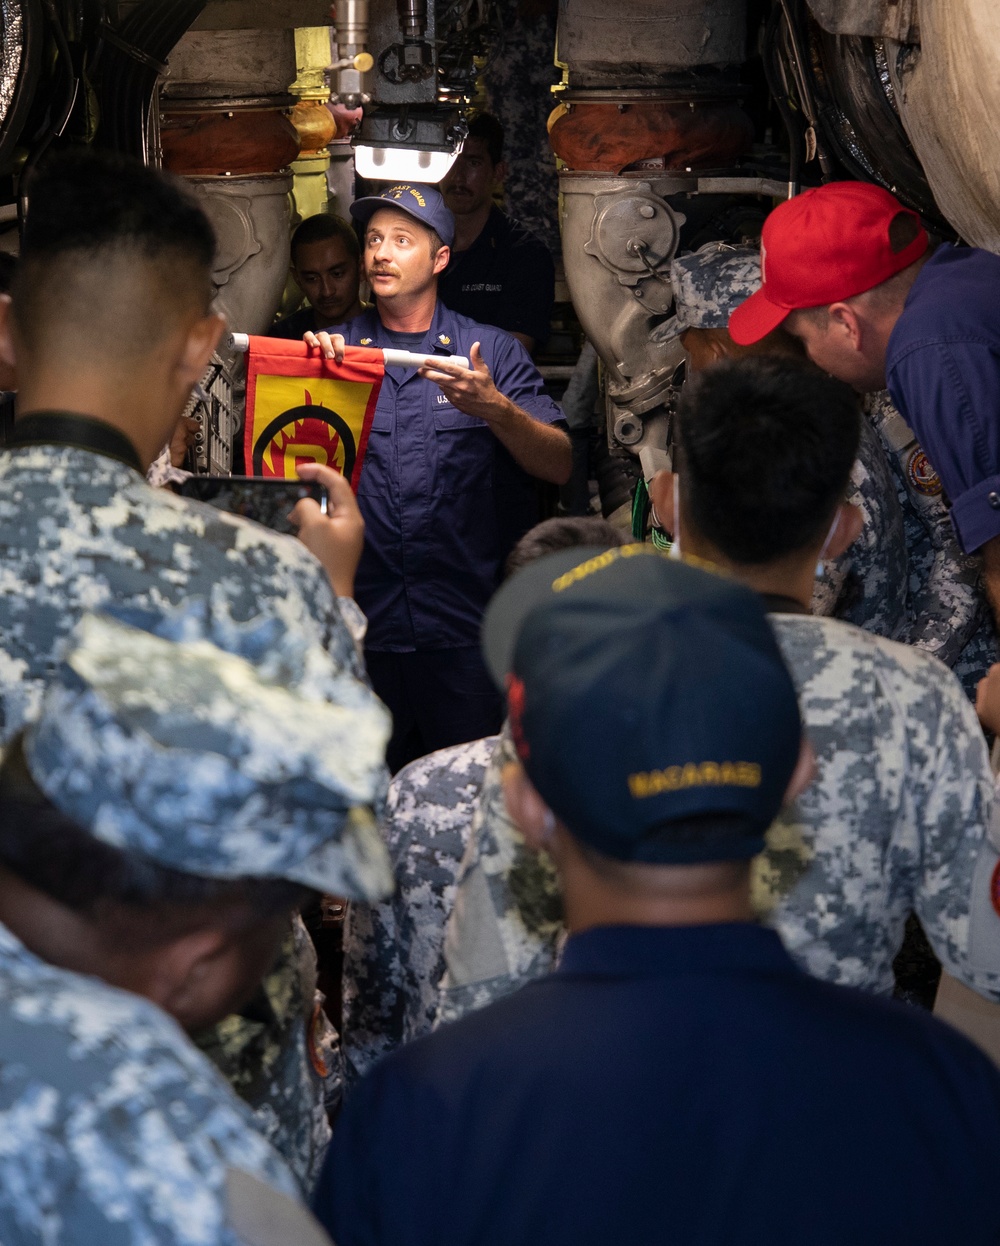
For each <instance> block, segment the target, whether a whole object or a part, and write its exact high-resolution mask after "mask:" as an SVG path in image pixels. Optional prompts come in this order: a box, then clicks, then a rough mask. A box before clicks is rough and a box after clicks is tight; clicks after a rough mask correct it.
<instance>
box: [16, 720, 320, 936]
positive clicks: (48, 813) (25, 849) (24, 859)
mask: <svg viewBox="0 0 1000 1246" xmlns="http://www.w3.org/2000/svg"><path fill="white" fill-rule="evenodd" d="M0 866H3V867H4V868H6V869H8V870H9V871H10V872H11V873H12V874H15V875H16V876H17V877H18V878H20V879H21V880H22V881H23V882H25V883H27V884H28V885H29V886H31V887H34V888H35V889H36V890H37V891H41V892H44V894H45V895H47V896H49V897H51V899H53V900H55V901H57V902H58V903H59V904H61V905H63V906H64V907H65V908H68V909H72V910H73V911H74V912H76V913H79V914H81V915H83V916H84V917H87V918H89V919H91V920H99V919H100V917H101V915H102V914H103V913H105V912H106V911H107V910H109V909H111V910H126V911H128V910H132V911H133V913H136V914H141V913H142V912H143V911H152V912H153V913H155V915H156V921H157V925H158V926H159V928H160V931H161V933H162V935H163V936H164V937H167V938H169V937H170V935H171V934H172V933H175V932H176V931H177V930H178V929H179V928H180V929H183V928H184V926H185V925H187V924H190V922H191V921H192V919H196V918H199V917H204V915H205V912H206V910H209V911H212V912H215V913H218V912H221V911H223V910H230V911H231V910H234V909H235V910H246V912H247V914H248V915H251V916H252V917H253V919H254V920H255V921H266V920H268V919H269V918H271V917H276V916H278V915H279V914H280V913H282V912H285V911H290V910H291V909H292V908H294V907H295V906H296V905H297V904H298V903H299V902H300V901H301V900H302V898H303V896H305V895H307V894H308V889H307V888H305V887H302V886H300V885H299V884H297V883H292V882H288V881H286V880H285V879H283V878H245V879H218V878H206V877H204V876H202V875H197V874H187V873H184V872H182V871H180V870H174V869H170V868H168V867H167V866H164V865H160V864H159V863H158V862H156V861H152V860H150V859H149V858H148V857H144V856H141V855H140V854H139V853H136V852H131V851H127V850H123V849H120V848H115V847H113V846H112V845H110V844H106V843H103V842H102V841H101V840H98V839H95V838H94V837H93V836H92V835H91V834H89V833H88V832H87V831H86V830H84V828H83V827H81V826H79V825H78V824H77V823H76V822H74V821H73V819H72V818H69V817H67V816H66V815H65V814H64V813H63V812H62V811H61V810H60V809H59V808H57V806H56V805H54V804H53V803H52V801H50V800H49V798H48V797H47V796H46V795H45V793H44V792H43V791H42V790H41V789H40V788H39V786H38V784H37V783H36V782H35V780H34V779H33V778H32V776H31V772H30V770H29V769H28V764H27V761H26V760H25V756H24V749H23V737H22V736H17V737H15V739H14V740H13V741H12V742H11V744H10V745H9V747H8V749H7V751H6V753H5V755H4V758H3V761H2V763H0Z"/></svg>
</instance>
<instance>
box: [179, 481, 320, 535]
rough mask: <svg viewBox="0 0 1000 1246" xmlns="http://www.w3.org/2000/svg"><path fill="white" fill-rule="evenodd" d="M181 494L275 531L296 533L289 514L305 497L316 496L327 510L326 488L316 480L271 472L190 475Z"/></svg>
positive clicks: (182, 487)
mask: <svg viewBox="0 0 1000 1246" xmlns="http://www.w3.org/2000/svg"><path fill="white" fill-rule="evenodd" d="M181 496H182V497H186V498H196V499H197V500H198V501H199V502H207V503H208V505H209V506H215V507H217V508H218V509H219V510H220V511H229V513H230V514H231V515H242V516H243V518H244V519H253V520H255V521H256V522H257V523H261V524H263V525H264V527H265V528H271V529H273V531H275V532H285V533H288V534H290V535H294V533H295V531H296V529H295V527H294V525H293V524H291V523H290V522H289V519H288V516H289V515H290V514H291V513H292V511H293V510H294V509H295V504H296V502H298V501H300V500H301V499H302V498H314V499H315V500H316V501H317V502H318V503H319V506H320V510H322V511H323V512H324V514H325V513H326V507H327V497H328V495H327V492H326V490H325V489H324V488H323V486H322V485H320V484H317V483H316V482H315V481H305V480H281V479H279V478H278V477H270V476H190V477H189V478H188V479H187V480H185V481H184V483H183V484H182V485H181Z"/></svg>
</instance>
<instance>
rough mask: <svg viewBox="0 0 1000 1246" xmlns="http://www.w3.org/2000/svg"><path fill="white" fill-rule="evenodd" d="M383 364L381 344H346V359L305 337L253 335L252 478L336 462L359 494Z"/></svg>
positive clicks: (291, 475)
mask: <svg viewBox="0 0 1000 1246" xmlns="http://www.w3.org/2000/svg"><path fill="white" fill-rule="evenodd" d="M384 372H385V369H384V367H383V363H382V352H381V351H380V350H369V349H366V348H365V347H363V346H348V347H347V350H346V352H345V355H344V362H343V363H342V364H336V363H333V362H332V361H331V360H327V359H324V358H322V356H320V355H319V353H318V352H317V351H314V350H310V349H309V347H308V346H306V344H305V343H304V342H297V341H289V340H285V339H282V338H272V337H252V338H251V339H250V349H249V351H248V352H247V414H246V426H245V433H244V440H243V444H244V450H245V454H246V473H247V475H248V476H279V477H281V478H283V479H285V480H295V479H296V470H295V469H296V464H298V463H303V462H306V463H324V464H329V465H330V466H331V467H335V468H336V469H337V470H338V471H339V472H342V473H343V474H344V475H345V476H346V477H347V478H348V480H350V482H351V488H352V489H353V490H354V491H355V493H357V490H358V481H359V480H360V479H361V468H362V465H363V464H364V458H365V449H366V448H367V446H368V433H369V431H370V429H371V425H372V419H373V418H374V416H375V404H376V402H378V395H379V390H380V389H381V388H382V377H383V375H384Z"/></svg>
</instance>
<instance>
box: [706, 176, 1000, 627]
mask: <svg viewBox="0 0 1000 1246" xmlns="http://www.w3.org/2000/svg"><path fill="white" fill-rule="evenodd" d="M761 267H762V270H763V284H762V286H761V289H760V290H759V291H758V292H757V293H756V294H754V295H752V296H751V297H750V298H749V299H747V301H746V302H745V303H744V304H742V306H740V307H738V308H737V309H736V311H735V312H734V313H733V315H732V317H731V319H730V321H729V331H730V334H731V335H732V337H733V339H734V340H735V341H736V342H739V343H741V344H745V345H746V344H750V343H752V342H755V341H757V340H759V339H760V338H761V337H763V336H764V335H765V334H767V333H769V332H771V330H772V329H774V328H776V327H777V326H778V325H779V324H780V325H784V327H785V328H786V329H787V330H788V331H789V332H790V333H792V334H794V336H796V337H798V338H799V339H800V340H801V341H802V343H803V345H804V346H805V348H806V350H807V351H808V352H809V356H810V358H811V359H812V360H813V361H814V362H815V363H817V364H818V365H819V366H820V367H821V368H824V369H825V370H826V371H828V372H830V373H832V374H833V375H834V376H836V377H839V378H840V379H841V380H843V381H847V382H848V383H849V384H851V385H853V386H854V388H855V389H857V390H860V391H862V392H870V391H873V390H879V389H883V388H886V387H887V388H888V390H889V394H890V396H891V398H892V401H893V402H894V403H895V405H896V407H897V409H898V410H899V413H900V415H901V416H902V419H903V420H904V421H905V422H906V424H908V425H909V427H910V428H911V429H912V430H913V432H914V433H915V434H916V437H917V438H918V439H919V441H920V446H921V447H922V451H926V455H922V457H923V459H924V467H925V475H926V476H927V477H928V479H930V478H933V477H934V473H935V472H936V474H937V476H938V477H940V486H943V490H944V493H945V495H946V497H947V498H948V499H949V500H950V503H951V520H952V524H953V525H954V528H955V531H956V533H957V535H958V539H959V541H960V543H961V545H962V548H963V549H964V550H965V551H966V552H967V553H972V552H974V551H977V550H981V551H982V554H983V557H984V563H985V569H986V588H987V592H988V594H989V597H990V600H991V602H992V605H993V610H994V613H995V614H998V615H1000V310H998V291H1000V257H998V256H996V255H993V254H991V253H990V252H988V251H982V250H979V249H977V248H971V247H963V246H951V245H946V246H941V247H938V248H937V249H936V250H932V249H931V248H930V246H929V240H928V237H927V233H926V231H925V229H924V227H923V225H922V224H921V222H920V218H919V217H918V216H917V215H916V213H914V212H911V211H910V210H909V209H907V208H905V207H903V205H902V204H901V203H900V202H899V201H898V200H897V199H895V198H894V197H893V196H892V195H891V194H889V192H888V191H886V190H883V189H882V188H881V187H879V186H873V185H869V184H868V183H865V182H832V183H830V184H828V185H826V186H821V187H819V188H818V189H815V190H808V191H806V192H805V193H804V194H802V195H799V196H798V197H797V198H795V199H791V200H789V201H788V202H787V203H783V204H781V205H780V206H779V207H778V208H776V209H775V211H774V212H772V213H771V215H770V216H769V217H768V219H767V221H766V222H765V224H764V231H763V237H762V240H761ZM926 460H929V463H927V462H926ZM930 465H933V469H932V470H931V469H930ZM931 483H933V484H935V485H936V484H937V481H936V480H932V481H931ZM925 487H929V486H928V485H926V482H925Z"/></svg>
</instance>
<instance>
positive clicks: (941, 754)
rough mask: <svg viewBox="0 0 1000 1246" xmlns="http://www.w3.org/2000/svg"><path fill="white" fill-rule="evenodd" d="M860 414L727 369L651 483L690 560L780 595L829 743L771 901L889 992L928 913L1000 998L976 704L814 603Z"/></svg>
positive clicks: (808, 944) (704, 382)
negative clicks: (991, 937) (981, 898)
mask: <svg viewBox="0 0 1000 1246" xmlns="http://www.w3.org/2000/svg"><path fill="white" fill-rule="evenodd" d="M858 412H859V404H858V400H857V397H856V396H855V395H854V394H853V393H852V392H851V390H850V389H849V388H848V386H846V385H844V384H843V383H841V382H839V381H836V380H834V379H833V378H832V377H828V376H826V375H824V374H822V373H820V372H818V370H816V369H813V368H811V367H807V366H802V365H798V364H795V363H794V362H792V361H782V360H779V359H764V358H760V359H755V360H744V361H742V362H740V363H739V364H736V363H728V364H719V365H717V366H716V367H714V368H711V369H709V370H708V371H706V372H705V373H703V374H701V375H700V376H699V377H698V378H697V380H696V382H695V383H694V384H693V385H692V386H690V388H689V389H688V390H687V391H686V392H685V394H684V396H683V397H682V400H681V402H680V404H679V409H678V416H677V443H678V453H677V463H676V466H677V475H676V476H675V477H673V476H670V475H669V474H668V473H663V474H662V475H661V476H660V477H658V478H657V479H654V481H653V484H652V486H651V493H652V495H653V496H654V497H655V499H656V505H657V508H658V509H659V510H660V513H661V515H662V514H666V515H667V516H668V520H667V522H668V523H670V524H673V525H675V527H674V528H673V531H674V532H675V535H676V537H677V539H678V541H679V544H680V550H681V551H682V553H683V554H690V555H693V556H695V557H697V558H701V559H705V560H708V561H709V562H711V563H713V564H714V565H716V566H720V567H722V568H723V569H724V570H726V571H727V572H728V573H730V574H732V575H734V576H736V577H737V578H738V579H740V580H741V581H742V582H744V583H746V584H748V585H750V586H751V587H752V588H755V589H757V590H758V591H759V592H760V593H762V594H763V595H764V598H765V600H766V601H767V602H768V606H769V609H770V610H771V614H772V621H773V625H774V627H775V630H776V633H777V635H778V639H779V643H780V644H781V646H782V649H783V651H784V653H785V657H786V660H787V661H788V664H789V667H790V669H791V671H792V675H793V677H794V678H795V681H796V685H797V687H798V689H799V697H800V702H801V705H802V712H803V716H804V718H805V721H806V724H807V726H808V727H809V731H810V739H811V740H812V743H813V745H814V747H815V749H816V754H817V766H818V771H817V777H816V781H815V782H814V783H813V784H812V785H811V787H810V788H809V790H808V791H807V792H805V793H804V794H803V795H802V797H801V798H800V799H799V800H798V801H797V802H796V803H795V805H793V806H791V807H790V808H789V809H788V810H787V811H785V812H784V813H782V815H781V816H780V818H779V819H778V821H777V823H776V825H775V827H774V828H773V830H772V832H771V834H770V837H769V852H768V853H767V854H765V856H764V857H762V858H761V862H760V868H759V870H758V871H757V874H756V877H755V897H756V900H757V903H758V905H759V907H760V909H761V911H763V912H765V913H766V914H768V916H769V920H770V921H772V922H773V924H774V925H775V926H776V927H777V929H778V930H779V931H780V932H781V934H782V936H783V937H784V939H785V941H786V942H787V944H788V946H789V948H790V949H791V951H792V953H793V955H794V956H795V957H796V958H797V959H798V960H799V961H800V963H801V964H802V965H803V966H804V967H805V968H807V969H808V970H809V971H810V972H811V973H813V974H816V975H817V976H819V977H825V978H829V979H831V980H832V981H836V982H842V983H848V984H850V985H854V986H860V987H864V988H865V989H868V990H871V991H877V992H881V993H883V994H888V993H889V992H890V991H891V990H892V987H893V973H892V961H893V958H894V957H895V955H896V953H897V951H898V950H899V948H900V946H901V945H902V942H903V936H904V929H905V923H906V919H907V916H908V915H909V913H910V912H911V911H912V912H913V913H915V914H916V915H917V917H918V918H919V920H920V923H921V925H922V927H923V929H924V931H925V933H926V935H927V938H928V940H929V941H930V944H931V947H932V948H933V949H934V952H935V953H936V955H937V957H938V959H939V960H940V961H941V962H942V964H943V966H944V967H945V969H946V970H947V971H948V972H949V973H950V974H951V975H952V976H954V977H956V978H958V979H960V980H961V981H962V982H964V983H965V984H966V985H967V986H969V987H970V988H972V989H973V990H975V991H978V992H979V993H980V994H982V995H984V996H986V997H987V998H991V999H994V1000H1000V961H997V960H995V959H994V957H993V956H992V954H985V953H984V951H983V945H982V944H981V943H980V944H978V945H977V942H976V940H972V941H970V940H969V939H968V938H967V935H966V928H967V927H966V923H967V922H968V920H969V914H970V911H971V909H972V907H973V905H974V904H975V894H974V893H975V888H974V886H973V880H974V878H975V877H977V870H979V871H981V868H982V867H981V864H980V859H981V858H982V857H983V855H984V854H988V852H989V841H988V839H987V833H986V824H987V815H988V811H989V807H990V804H991V800H992V782H991V779H990V770H989V764H988V759H987V756H986V746H985V743H984V741H983V736H982V732H981V730H980V729H979V724H978V723H977V721H976V717H975V713H974V711H973V710H972V707H971V705H970V704H969V703H968V700H967V699H966V697H965V695H964V694H963V691H962V688H961V685H960V684H959V683H958V681H957V679H956V678H955V676H954V675H952V673H951V672H950V671H948V670H947V668H946V667H945V666H943V665H942V663H940V662H939V661H937V659H935V658H933V657H931V656H930V655H928V654H926V653H924V652H923V651H922V650H920V649H917V648H913V647H910V646H907V645H901V644H897V643H895V642H893V641H889V640H886V639H884V638H882V637H880V636H876V635H873V634H872V633H870V632H864V631H861V630H860V629H858V628H855V627H853V626H851V625H850V624H847V623H843V622H841V621H839V620H836V619H822V618H813V617H810V616H809V603H810V599H811V594H812V585H813V580H814V576H815V573H816V565H817V559H818V558H819V557H820V556H821V555H822V553H823V552H827V553H829V552H831V551H836V550H838V549H839V547H840V546H841V544H842V543H843V540H844V533H845V522H844V518H843V516H844V510H845V508H844V506H843V504H842V502H841V498H842V496H843V489H844V483H845V481H846V479H847V475H848V473H849V471H850V462H851V456H852V445H853V443H854V442H855V441H856V437H857V429H858V420H859V414H858ZM675 498H676V499H678V501H677V502H676V503H675ZM992 922H993V924H994V925H995V926H996V927H997V933H998V935H1000V917H997V916H996V914H992Z"/></svg>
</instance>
